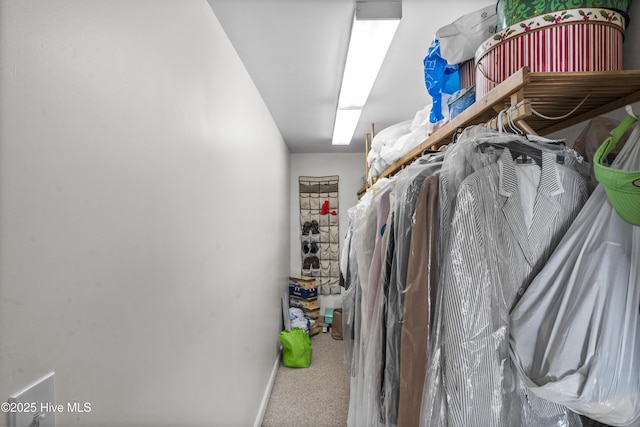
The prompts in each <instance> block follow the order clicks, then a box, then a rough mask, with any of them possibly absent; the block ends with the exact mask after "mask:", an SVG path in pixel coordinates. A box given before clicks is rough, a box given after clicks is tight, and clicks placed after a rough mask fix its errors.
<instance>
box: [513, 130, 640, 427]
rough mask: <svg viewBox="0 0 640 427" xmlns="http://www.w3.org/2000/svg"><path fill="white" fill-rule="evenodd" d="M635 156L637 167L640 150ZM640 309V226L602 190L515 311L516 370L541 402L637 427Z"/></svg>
mask: <svg viewBox="0 0 640 427" xmlns="http://www.w3.org/2000/svg"><path fill="white" fill-rule="evenodd" d="M638 131H639V129H638V128H636V129H635V131H634V132H635V133H636V134H637V133H638ZM632 136H633V135H632ZM636 136H637V135H636ZM631 140H632V138H630V139H629V141H631ZM629 145H630V144H629V142H627V146H629ZM631 145H632V144H631ZM627 146H625V149H623V152H624V151H625V150H626V149H627ZM638 147H640V141H636V151H640V150H639V149H638ZM622 154H623V153H622V152H621V153H620V155H619V157H623V156H622ZM632 157H635V159H636V166H638V163H637V161H638V160H640V153H638V154H636V155H635V156H632ZM614 164H615V163H614ZM625 169H626V168H625ZM639 307H640V227H638V226H633V225H631V224H629V223H627V222H625V221H624V220H622V219H621V218H620V216H618V214H617V213H616V212H615V210H614V209H613V208H612V206H611V204H610V203H609V201H608V199H607V196H606V193H605V191H604V188H603V187H602V186H601V185H599V186H598V187H597V188H596V190H595V191H594V192H593V194H592V195H591V197H590V198H589V200H588V201H587V203H586V204H585V206H584V207H583V209H582V211H581V212H580V214H579V215H578V217H577V218H576V220H575V222H574V223H573V224H572V226H571V227H570V228H569V230H568V231H567V233H566V234H565V236H564V237H563V240H562V241H561V242H560V244H559V245H558V247H557V248H556V251H555V252H554V253H553V255H552V256H551V258H550V259H549V261H548V262H547V264H546V265H545V267H544V269H543V270H542V271H541V272H540V273H539V274H538V275H537V276H536V278H535V279H534V281H533V282H532V283H531V285H530V286H529V288H528V289H527V291H526V292H525V294H524V295H523V297H522V299H521V300H520V301H519V303H518V304H517V305H516V307H515V308H514V310H513V311H512V313H511V333H510V347H511V358H512V360H513V362H514V365H515V366H516V367H517V369H518V370H519V371H520V372H521V373H522V374H523V375H522V376H523V377H524V381H525V384H526V385H527V387H528V388H529V389H530V390H531V391H532V392H533V393H535V394H537V395H538V396H540V397H543V398H545V399H548V400H550V401H553V402H557V403H560V404H563V405H566V406H567V407H569V408H571V409H573V410H574V411H576V412H578V413H581V414H583V415H586V416H588V417H590V418H592V419H595V420H597V421H600V422H602V423H606V424H609V425H614V426H629V425H632V426H637V425H640V328H639V321H640V313H639Z"/></svg>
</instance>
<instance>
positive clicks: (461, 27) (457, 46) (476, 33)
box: [436, 4, 498, 65]
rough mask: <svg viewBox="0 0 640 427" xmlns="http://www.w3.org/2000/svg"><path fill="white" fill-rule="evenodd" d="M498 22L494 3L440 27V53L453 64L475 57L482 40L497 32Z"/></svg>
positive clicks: (438, 32)
mask: <svg viewBox="0 0 640 427" xmlns="http://www.w3.org/2000/svg"><path fill="white" fill-rule="evenodd" d="M497 23H498V16H497V14H496V5H495V4H492V5H489V6H486V7H483V8H482V9H479V10H476V11H474V12H471V13H468V14H466V15H463V16H461V17H460V18H458V19H456V20H455V21H454V22H453V23H451V24H449V25H445V26H444V27H441V28H439V29H438V31H436V38H437V39H438V40H440V55H441V56H442V57H443V58H444V59H446V60H447V62H448V63H449V64H451V65H455V64H459V63H461V62H464V61H466V60H468V59H471V58H473V57H474V55H475V53H476V50H477V49H478V47H480V45H481V44H482V42H484V41H485V40H487V39H488V38H489V37H491V35H492V34H493V33H495V30H496V24H497Z"/></svg>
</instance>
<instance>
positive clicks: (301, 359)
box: [279, 328, 312, 368]
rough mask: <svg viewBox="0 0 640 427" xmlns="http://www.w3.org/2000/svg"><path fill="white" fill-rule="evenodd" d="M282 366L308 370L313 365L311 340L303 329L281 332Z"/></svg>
mask: <svg viewBox="0 0 640 427" xmlns="http://www.w3.org/2000/svg"><path fill="white" fill-rule="evenodd" d="M279 338H280V342H281V343H282V347H283V349H282V364H283V365H284V366H286V367H288V368H308V367H309V365H311V352H312V349H311V338H309V335H308V334H307V333H306V332H305V331H304V329H302V328H292V329H291V330H290V331H282V332H280V336H279Z"/></svg>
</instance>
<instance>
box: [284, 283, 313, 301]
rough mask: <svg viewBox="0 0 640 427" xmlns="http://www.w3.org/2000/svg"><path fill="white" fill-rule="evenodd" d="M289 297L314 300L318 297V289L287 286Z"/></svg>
mask: <svg viewBox="0 0 640 427" xmlns="http://www.w3.org/2000/svg"><path fill="white" fill-rule="evenodd" d="M289 295H291V296H292V297H298V298H304V299H309V298H315V297H317V296H318V288H303V287H301V286H294V285H292V284H289Z"/></svg>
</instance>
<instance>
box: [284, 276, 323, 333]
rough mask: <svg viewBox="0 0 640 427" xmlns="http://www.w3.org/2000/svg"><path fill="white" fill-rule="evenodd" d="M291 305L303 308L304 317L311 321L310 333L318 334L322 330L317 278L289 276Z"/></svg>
mask: <svg viewBox="0 0 640 427" xmlns="http://www.w3.org/2000/svg"><path fill="white" fill-rule="evenodd" d="M289 306H290V307H296V308H299V309H301V310H302V312H303V313H304V317H306V318H307V319H309V320H310V321H311V324H312V325H311V327H310V328H309V335H310V336H313V335H316V334H317V333H318V332H320V331H321V330H322V326H320V303H319V302H318V287H317V286H316V278H315V277H309V276H290V277H289Z"/></svg>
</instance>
